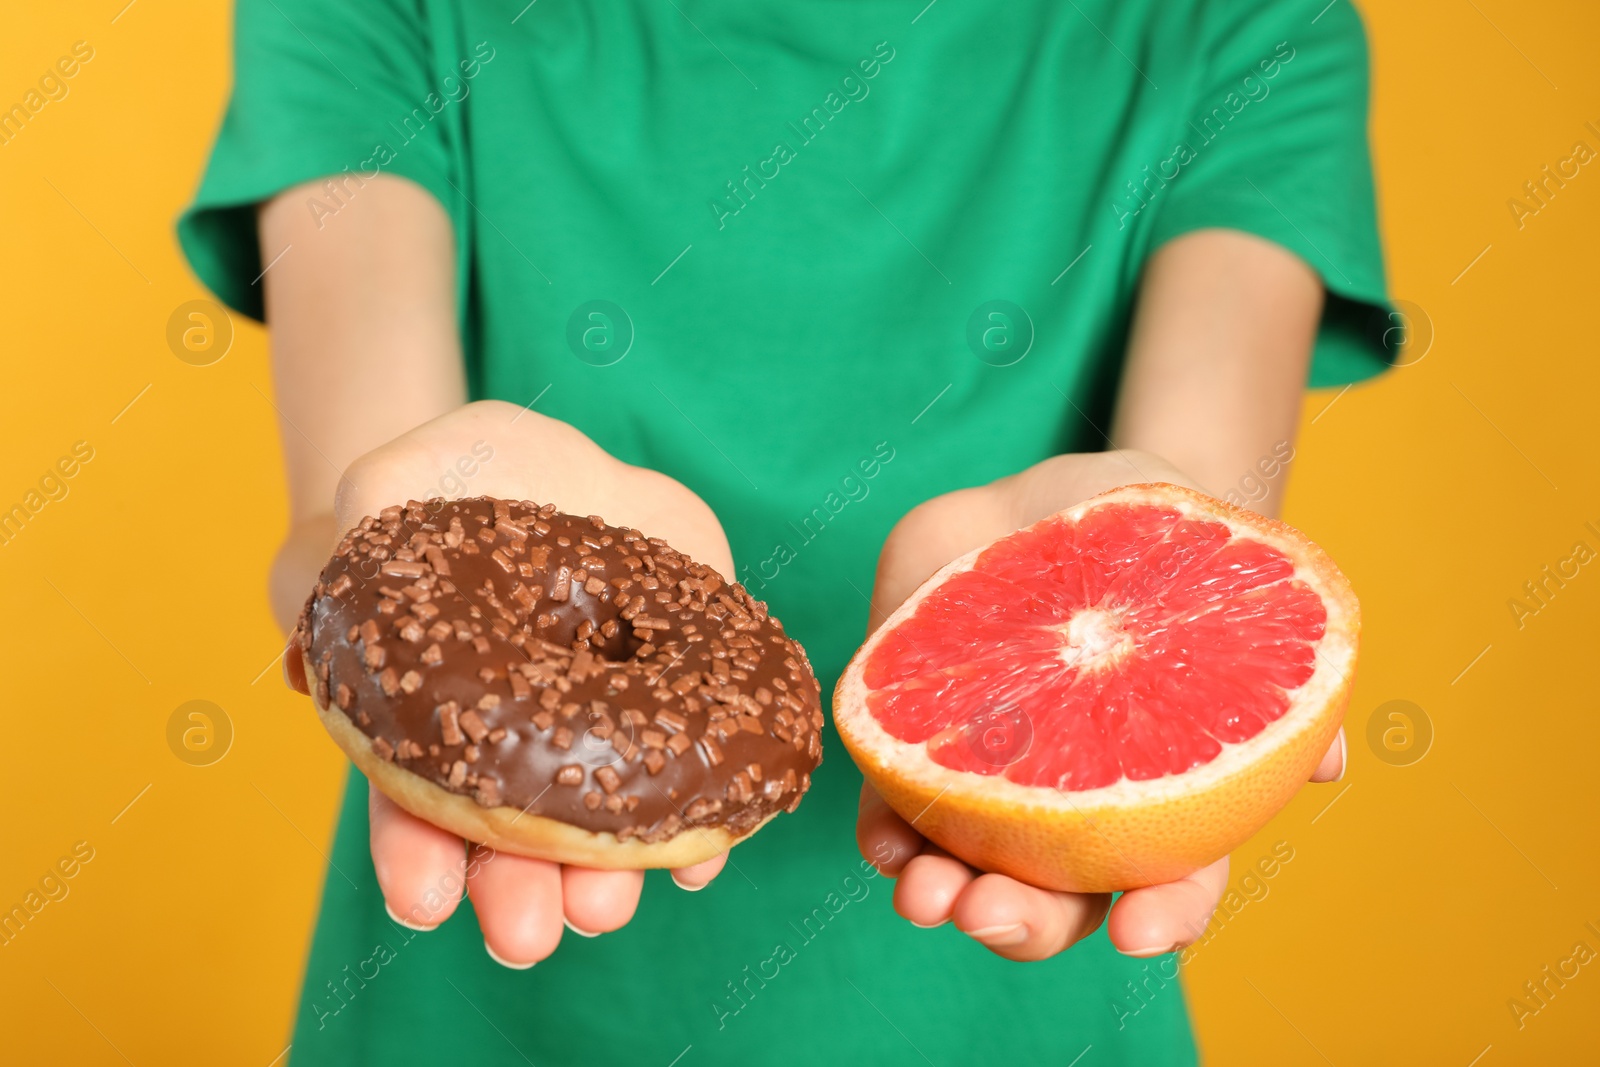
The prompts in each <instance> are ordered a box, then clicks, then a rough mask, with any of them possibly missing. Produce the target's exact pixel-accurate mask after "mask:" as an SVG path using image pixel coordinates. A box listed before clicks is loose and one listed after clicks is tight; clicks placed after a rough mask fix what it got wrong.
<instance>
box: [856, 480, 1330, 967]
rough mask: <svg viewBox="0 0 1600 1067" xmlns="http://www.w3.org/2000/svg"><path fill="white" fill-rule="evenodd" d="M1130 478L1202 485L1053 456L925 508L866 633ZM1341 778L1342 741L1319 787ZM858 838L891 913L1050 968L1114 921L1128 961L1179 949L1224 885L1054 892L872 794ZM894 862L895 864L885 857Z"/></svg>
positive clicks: (1206, 880)
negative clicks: (963, 853)
mask: <svg viewBox="0 0 1600 1067" xmlns="http://www.w3.org/2000/svg"><path fill="white" fill-rule="evenodd" d="M1130 482H1173V483H1176V484H1179V485H1188V486H1191V487H1192V488H1199V487H1198V486H1196V485H1194V483H1193V482H1192V481H1191V480H1189V479H1188V478H1186V477H1184V475H1183V474H1181V473H1180V472H1179V471H1177V470H1176V469H1174V468H1173V467H1172V466H1171V465H1169V464H1168V463H1166V462H1165V461H1164V460H1162V459H1160V458H1158V457H1156V456H1153V455H1150V454H1148V453H1141V452H1131V451H1122V452H1100V453H1090V454H1081V455H1067V456H1057V457H1055V458H1053V459H1049V460H1046V461H1044V462H1043V463H1040V464H1038V465H1036V466H1034V467H1031V468H1029V469H1028V470H1026V471H1023V472H1022V473H1021V474H1017V475H1014V476H1012V477H1009V478H1003V479H1001V480H1000V481H997V482H993V483H991V484H989V485H986V486H981V487H978V488H975V489H962V490H959V491H957V492H954V493H947V494H945V495H944V496H940V497H935V498H934V499H932V500H930V501H928V502H927V503H925V504H922V505H920V506H918V507H916V508H915V509H913V510H912V511H911V512H910V513H908V514H907V515H906V516H905V518H903V519H901V520H900V522H899V523H898V524H896V526H895V528H894V530H893V531H891V532H890V534H889V538H888V540H887V541H886V542H885V544H884V547H883V554H882V556H881V557H880V559H879V561H878V576H877V582H876V586H875V588H874V590H873V599H872V615H871V621H870V623H869V631H870V630H875V629H877V627H878V626H879V625H881V624H882V622H883V620H884V619H885V618H887V617H888V615H889V613H890V612H892V611H893V610H894V609H895V608H896V607H897V606H898V605H899V604H900V603H901V602H902V601H904V600H905V598H906V597H907V596H909V595H910V594H911V593H912V592H913V591H914V590H915V589H916V588H917V586H918V585H920V584H921V583H922V582H923V581H925V580H926V579H927V578H928V577H929V576H930V575H932V574H933V573H934V572H935V571H937V570H938V569H939V568H940V567H942V566H944V565H945V564H946V563H948V562H950V561H951V560H952V559H955V558H956V557H957V556H960V555H963V554H964V553H967V552H970V551H971V550H972V549H974V548H978V547H980V546H981V545H985V544H987V543H989V542H990V541H993V540H995V539H996V538H998V537H1002V536H1004V535H1006V534H1008V533H1010V532H1012V531H1013V530H1016V529H1019V528H1021V527H1023V526H1027V525H1029V524H1031V523H1034V522H1037V521H1038V520H1039V519H1042V518H1044V517H1045V516H1047V515H1051V514H1054V513H1055V512H1057V511H1061V510H1063V509H1065V508H1069V507H1071V506H1072V505H1074V504H1076V503H1078V502H1080V501H1082V500H1085V499H1087V498H1089V497H1091V496H1095V495H1097V494H1099V493H1103V492H1105V491H1106V490H1109V489H1113V488H1116V487H1117V486H1119V485H1126V484H1128V483H1130ZM1343 771H1344V733H1343V731H1341V732H1340V734H1339V739H1338V741H1336V742H1335V743H1334V745H1333V746H1332V747H1331V748H1330V749H1329V750H1328V753H1327V755H1326V756H1324V757H1323V759H1322V763H1321V764H1320V765H1319V766H1318V767H1317V770H1316V773H1314V774H1313V775H1312V777H1311V780H1312V781H1314V782H1327V781H1333V780H1334V779H1336V778H1338V777H1339V776H1340V775H1341V774H1342V773H1343ZM856 840H857V843H858V844H859V845H860V847H861V852H862V855H864V856H866V857H867V858H869V859H871V860H872V861H873V862H874V863H875V864H876V865H877V866H878V868H879V869H880V870H881V871H882V872H883V873H884V874H886V875H889V876H890V877H892V878H896V879H898V881H897V883H896V885H895V893H894V906H895V910H896V911H898V912H899V913H900V914H901V915H902V916H903V917H905V918H906V919H908V920H910V921H911V922H913V923H915V924H917V925H919V926H939V925H941V924H943V923H945V922H951V921H953V922H954V923H955V925H956V928H957V929H959V930H961V931H962V932H964V933H966V934H967V935H968V936H970V937H972V938H973V939H975V940H976V941H978V942H979V943H980V944H982V945H984V946H985V947H987V948H988V949H989V950H990V951H992V952H994V953H995V954H997V955H1000V956H1004V957H1005V958H1006V959H1011V960H1042V959H1047V958H1049V957H1050V956H1054V955H1055V954H1056V953H1058V952H1062V951H1064V950H1065V949H1067V948H1070V947H1071V946H1072V945H1073V944H1075V943H1077V942H1078V941H1080V940H1082V939H1083V938H1085V937H1087V936H1088V935H1089V934H1091V933H1093V932H1094V931H1095V930H1096V929H1097V928H1098V927H1099V926H1100V923H1101V922H1102V921H1104V920H1105V919H1106V916H1107V912H1108V911H1109V913H1110V922H1109V932H1110V935H1111V942H1112V944H1114V945H1115V946H1116V947H1117V948H1118V949H1119V950H1120V951H1122V952H1125V953H1127V954H1128V955H1131V956H1154V955H1157V954H1159V953H1163V952H1171V951H1173V950H1175V949H1179V948H1182V947H1184V946H1186V945H1188V944H1189V943H1190V942H1192V941H1194V940H1195V939H1196V938H1197V937H1199V936H1200V934H1201V933H1202V932H1203V931H1204V930H1205V927H1206V923H1207V922H1209V921H1210V919H1211V913H1212V912H1213V911H1214V910H1215V909H1216V906H1217V901H1218V900H1220V899H1221V897H1222V893H1223V891H1224V889H1225V887H1226V885H1227V880H1228V860H1227V857H1223V858H1222V859H1220V860H1218V861H1217V862H1216V863H1213V864H1212V865H1211V866H1209V867H1206V868H1204V869H1203V870H1200V871H1196V872H1195V873H1194V874H1192V875H1190V876H1189V877H1187V878H1184V879H1182V880H1180V881H1177V882H1171V883H1168V884H1166V885H1155V886H1149V887H1147V888H1144V889H1134V890H1130V891H1129V892H1127V893H1124V894H1123V895H1122V896H1121V897H1120V898H1119V899H1118V900H1117V903H1116V905H1115V906H1112V904H1111V895H1110V894H1109V893H1095V894H1083V893H1058V892H1054V891H1051V890H1045V889H1039V888H1037V887H1035V886H1031V885H1027V884H1026V883H1023V882H1019V881H1017V880H1015V879H1013V878H1008V877H1006V876H1005V875H1002V874H982V873H980V872H978V871H975V870H973V869H972V868H971V867H969V866H967V865H966V864H965V863H963V862H961V861H960V860H958V859H956V858H954V857H953V856H951V855H949V854H948V853H946V852H944V851H942V850H941V849H939V848H938V847H937V846H935V845H933V844H931V843H930V842H928V841H926V840H924V839H923V837H922V836H921V835H920V834H918V833H917V832H916V830H914V829H913V828H912V827H911V825H910V824H909V823H907V822H906V821H905V820H904V819H902V818H901V817H900V816H899V815H897V814H896V813H895V812H894V811H893V810H892V809H891V808H890V807H889V805H888V804H886V803H885V802H884V801H883V799H882V798H881V797H879V796H878V794H877V793H876V792H875V791H874V790H873V789H872V787H871V786H870V785H868V786H865V787H864V788H863V789H862V793H861V811H860V815H859V817H858V820H857V823H856ZM884 857H888V859H884Z"/></svg>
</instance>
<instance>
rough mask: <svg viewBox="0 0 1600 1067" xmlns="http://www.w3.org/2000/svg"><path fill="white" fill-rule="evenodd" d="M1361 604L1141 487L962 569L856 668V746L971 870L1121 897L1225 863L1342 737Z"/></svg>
mask: <svg viewBox="0 0 1600 1067" xmlns="http://www.w3.org/2000/svg"><path fill="white" fill-rule="evenodd" d="M1359 629H1360V611H1359V607H1358V605H1357V602H1356V597H1355V593H1354V592H1353V591H1352V590H1351V588H1350V583H1349V582H1348V581H1347V580H1346V579H1345V577H1344V575H1343V574H1341V573H1340V572H1339V569H1338V568H1337V567H1336V566H1335V565H1334V563H1333V561H1332V560H1331V559H1329V558H1328V556H1327V554H1326V553H1324V552H1323V551H1322V550H1321V549H1320V548H1318V547H1317V546H1316V545H1315V544H1313V543H1311V542H1310V541H1309V540H1307V539H1306V538H1305V537H1304V536H1303V535H1302V534H1300V533H1299V532H1298V531H1297V530H1295V529H1293V528H1291V527H1289V526H1287V525H1285V524H1283V523H1281V522H1277V521H1275V520H1273V519H1268V518H1264V517H1262V516H1260V515H1257V514H1255V513H1253V512H1249V511H1245V510H1243V509H1241V508H1237V507H1234V506H1232V505H1230V504H1226V503H1224V502H1222V501H1220V500H1215V499H1213V498H1211V497H1208V496H1206V495H1204V494H1202V493H1197V492H1195V491H1193V490H1190V489H1185V488H1182V487H1180V486H1175V485H1167V484H1150V485H1129V486H1124V487H1122V488H1120V489H1116V490H1113V491H1111V492H1109V493H1105V494H1103V495H1101V496H1098V497H1094V498H1093V499H1090V500H1087V501H1085V502H1083V503H1081V504H1079V505H1077V506H1076V507H1073V508H1070V509H1068V510H1066V511H1063V512H1060V513H1059V514H1056V515H1052V516H1050V517H1049V518H1046V519H1044V520H1042V521H1040V522H1037V523H1035V524H1033V525H1032V526H1029V527H1026V528H1024V529H1022V530H1018V531H1017V532H1016V533H1013V534H1010V535H1008V536H1006V537H1003V538H1001V539H1000V540H998V541H996V542H994V543H993V544H990V545H988V546H987V547H984V548H981V549H978V550H976V551H974V552H971V553H968V554H967V555H965V556H962V557H961V558H960V559H957V560H955V561H954V562H952V563H950V564H949V565H947V566H946V567H944V568H943V569H942V570H940V571H939V572H938V573H937V574H935V575H934V576H933V577H932V578H929V579H928V580H927V581H926V582H924V583H923V585H922V586H921V587H920V588H919V589H918V590H917V591H916V592H915V593H913V594H912V595H911V597H910V598H909V599H907V600H906V602H905V603H904V604H902V605H901V606H900V607H899V609H898V610H896V611H895V612H894V614H893V615H891V616H890V617H889V618H888V620H887V621H885V622H884V624H883V625H882V626H880V627H879V628H878V629H877V631H876V632H874V633H873V634H872V636H871V637H870V638H869V639H868V640H867V642H866V643H865V644H864V645H863V646H862V647H861V649H860V650H859V651H858V652H857V653H856V655H855V657H854V658H853V659H852V660H851V662H850V665H849V667H848V668H846V670H845V672H844V674H843V676H842V677H841V678H840V680H839V685H838V688H837V690H836V691H835V694H834V708H835V713H834V718H835V722H836V725H837V726H838V729H839V734H840V736H841V737H842V738H843V740H844V743H845V747H846V748H848V749H849V751H850V755H851V756H852V757H853V758H854V759H855V761H856V763H857V764H858V765H859V766H860V767H861V769H862V771H863V773H864V774H865V775H866V777H867V779H868V780H869V781H870V782H871V783H872V785H873V786H875V787H876V788H877V790H878V792H879V793H881V794H882V795H883V798H884V799H885V800H886V801H887V802H888V803H889V805H890V806H891V807H893V808H894V810H895V811H897V812H899V813H900V815H901V816H902V817H904V818H905V819H906V820H908V821H909V822H911V823H912V825H913V826H914V827H915V828H916V829H917V830H918V831H919V832H920V833H921V834H922V835H923V836H924V837H927V838H928V839H929V840H931V841H933V842H934V843H936V844H938V845H939V846H941V847H942V848H944V849H945V850H946V851H948V852H950V853H952V854H954V855H956V856H959V857H960V858H961V859H963V860H966V861H967V862H968V863H971V864H972V865H974V866H976V867H978V868H980V869H983V870H987V871H998V872H1000V873H1002V874H1007V875H1010V876H1012V877H1014V878H1017V879H1020V880H1022V881H1024V882H1028V883H1030V884H1032V885H1037V886H1041V887H1044V888H1047V889H1057V890H1070V891H1075V892H1106V891H1111V890H1121V889H1134V888H1138V887H1140V886H1146V885H1154V884H1158V883H1162V882H1170V881H1173V880H1175V879H1178V878H1182V877H1184V876H1185V875H1188V874H1191V873H1193V872H1194V871H1196V870H1198V869H1199V868H1201V867H1204V866H1206V865H1207V864H1209V863H1212V862H1214V861H1215V860H1218V859H1220V858H1221V857H1222V856H1224V855H1226V854H1227V853H1228V852H1230V851H1231V850H1232V849H1234V848H1235V847H1237V846H1238V845H1240V844H1241V843H1243V842H1244V841H1245V840H1246V839H1247V838H1249V837H1250V835H1251V834H1253V833H1255V832H1256V831H1257V830H1259V829H1260V828H1261V827H1262V826H1263V825H1265V824H1266V822H1267V820H1268V819H1270V818H1271V817H1272V816H1273V815H1274V814H1275V813H1276V812H1277V811H1278V810H1279V809H1281V808H1282V807H1283V806H1284V805H1285V804H1287V803H1288V801H1289V799H1290V797H1292V796H1293V795H1294V793H1295V791H1296V790H1297V789H1299V787H1300V786H1301V785H1302V784H1303V783H1304V782H1305V781H1306V780H1307V779H1308V778H1309V777H1310V775H1311V772H1312V771H1313V770H1314V769H1315V768H1316V766H1317V763H1318V762H1319V761H1320V760H1321V758H1322V756H1323V754H1324V753H1325V752H1326V751H1327V749H1328V746H1329V745H1330V744H1331V743H1332V742H1333V739H1334V736H1335V734H1336V733H1337V731H1338V729H1339V723H1340V721H1341V720H1342V718H1343V715H1344V707H1345V703H1346V701H1347V699H1348V697H1349V692H1350V683H1351V680H1352V678H1353V676H1354V673H1355V665H1356V645H1357V635H1358V632H1359Z"/></svg>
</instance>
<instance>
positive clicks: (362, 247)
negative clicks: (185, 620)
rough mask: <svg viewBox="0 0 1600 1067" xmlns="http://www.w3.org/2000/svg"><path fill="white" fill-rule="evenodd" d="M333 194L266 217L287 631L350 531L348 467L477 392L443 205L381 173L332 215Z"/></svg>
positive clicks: (288, 204)
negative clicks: (286, 505)
mask: <svg viewBox="0 0 1600 1067" xmlns="http://www.w3.org/2000/svg"><path fill="white" fill-rule="evenodd" d="M321 192H322V189H321V186H320V185H306V186H301V187H298V188H294V189H289V190H286V191H285V192H283V193H281V194H279V195H278V196H276V197H274V198H273V199H272V200H271V201H268V202H267V203H265V204H263V205H262V206H261V208H260V211H259V216H258V225H259V231H260V238H261V249H262V253H261V254H262V259H263V261H264V262H263V264H262V266H263V267H264V268H266V272H265V274H264V275H263V276H262V279H261V282H262V284H263V285H264V286H265V294H264V297H265V302H266V315H267V326H268V328H269V330H270V347H271V351H272V372H273V390H274V393H275V398H274V405H275V406H276V408H277V410H278V416H279V431H280V436H281V438H282V444H283V455H284V466H285V472H286V474H287V478H288V490H289V502H290V528H289V533H288V534H287V535H286V537H285V538H284V542H283V545H282V546H281V548H280V549H279V551H278V555H277V557H276V559H275V560H274V561H273V566H272V577H271V583H270V589H271V599H272V608H273V614H274V616H275V617H276V618H277V620H278V622H279V624H280V625H282V626H283V627H284V628H285V630H287V629H288V628H289V627H290V626H292V625H293V622H294V617H295V615H296V613H298V611H299V609H300V605H301V603H302V602H303V601H304V599H305V595H306V591H307V590H308V589H310V587H311V584H312V582H313V581H314V580H315V578H316V575H317V572H318V570H319V569H320V568H321V566H322V564H323V563H324V562H326V560H327V555H328V552H329V551H330V550H331V549H332V547H333V543H334V539H335V538H336V537H337V535H338V533H339V531H338V530H336V529H334V525H335V524H334V519H333V514H334V494H335V492H336V490H337V488H338V486H339V482H340V479H341V477H343V475H344V472H345V471H346V469H347V468H349V466H350V465H351V463H353V462H354V461H355V460H356V459H357V458H359V457H360V456H362V455H364V454H365V453H367V452H370V451H371V450H373V449H375V448H377V447H378V446H380V445H382V444H384V443H385V442H387V441H390V440H392V439H394V438H396V437H398V436H400V435H401V434H403V433H405V432H406V431H407V430H410V429H411V428H412V427H414V426H417V425H419V424H421V423H423V422H426V421H428V420H429V419H432V418H435V417H436V416H438V415H441V414H443V413H444V412H446V411H450V410H452V409H454V408H457V407H459V406H460V405H461V404H462V403H464V402H465V400H466V384H465V378H464V374H463V371H462V366H461V347H460V342H459V339H458V333H457V326H456V302H455V250H454V249H455V245H454V236H453V234H452V231H451V228H450V221H449V219H448V217H447V216H446V215H445V212H444V210H443V208H442V207H440V205H439V203H438V202H437V201H436V200H434V199H433V197H432V196H430V195H429V194H428V193H427V192H425V191H423V190H422V189H421V188H419V187H418V186H416V185H413V184H411V183H410V182H407V181H403V180H400V179H396V178H387V177H380V178H378V179H375V180H372V181H368V182H367V183H366V184H364V185H363V186H361V187H360V188H358V189H354V190H351V191H348V193H347V199H346V202H345V204H344V206H343V207H342V208H341V209H340V210H339V212H338V213H337V214H336V215H333V216H327V215H324V216H323V217H322V218H321V219H320V220H319V219H317V218H315V217H313V216H312V214H311V212H310V211H308V210H307V208H306V203H307V201H308V198H310V197H311V196H313V195H318V194H320V193H321ZM269 264H270V266H269Z"/></svg>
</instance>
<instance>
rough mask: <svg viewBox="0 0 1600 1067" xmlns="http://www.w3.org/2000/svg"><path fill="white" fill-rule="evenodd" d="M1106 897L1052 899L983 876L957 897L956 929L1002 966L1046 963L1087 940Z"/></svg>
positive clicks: (1089, 895)
mask: <svg viewBox="0 0 1600 1067" xmlns="http://www.w3.org/2000/svg"><path fill="white" fill-rule="evenodd" d="M1110 904H1111V895H1110V894H1109V893H1056V892H1052V891H1051V890H1048V889H1039V888H1036V887H1034V886H1031V885H1027V884H1026V883H1023V882H1019V881H1017V880H1016V879H1014V878H1007V877H1006V876H1005V875H1003V874H985V875H983V876H981V877H979V878H977V879H976V880H974V881H973V882H972V884H971V885H969V886H967V888H966V889H965V890H964V891H963V892H962V893H961V896H960V898H959V899H957V901H956V904H955V909H954V913H953V917H954V919H955V923H956V928H957V929H959V930H961V931H962V932H963V933H965V934H966V935H967V936H968V937H971V938H972V939H973V940H975V941H977V942H978V943H979V944H981V945H983V946H984V947H985V948H987V949H988V950H989V951H991V952H993V953H994V954H995V955H997V956H1003V957H1004V958H1006V959H1008V960H1017V961H1029V960H1043V959H1049V958H1050V957H1051V956H1054V955H1055V954H1056V953H1058V952H1063V951H1065V950H1066V949H1068V948H1070V947H1071V946H1073V945H1075V944H1077V943H1078V942H1079V941H1081V940H1083V938H1085V937H1087V936H1089V935H1090V934H1092V933H1093V932H1094V931H1095V930H1096V929H1097V928H1098V927H1099V926H1100V923H1101V920H1103V919H1104V918H1105V915H1106V909H1107V908H1108V907H1109V906H1110Z"/></svg>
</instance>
